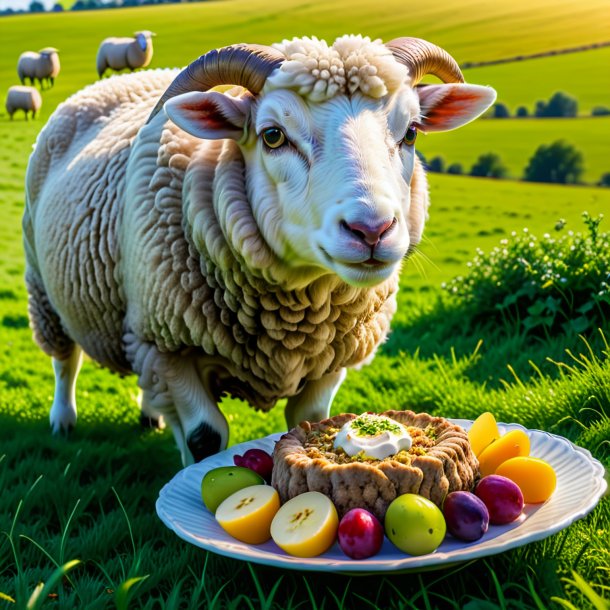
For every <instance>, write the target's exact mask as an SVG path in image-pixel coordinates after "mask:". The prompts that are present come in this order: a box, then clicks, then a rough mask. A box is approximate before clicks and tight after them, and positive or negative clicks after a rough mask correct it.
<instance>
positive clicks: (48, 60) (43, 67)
mask: <svg viewBox="0 0 610 610" xmlns="http://www.w3.org/2000/svg"><path fill="white" fill-rule="evenodd" d="M58 53H59V51H58V50H57V49H55V48H53V47H46V48H45V49H41V50H40V51H39V52H38V53H35V52H34V51H26V52H25V53H22V54H21V55H20V56H19V61H18V62H17V74H18V75H19V80H20V81H21V84H22V85H24V84H25V81H26V79H27V78H29V79H30V83H31V84H32V85H33V84H34V82H35V81H36V80H38V82H39V83H40V88H41V89H42V86H43V82H44V81H46V82H47V84H48V83H50V84H51V87H52V86H53V85H54V84H55V78H56V76H57V75H58V74H59V69H60V64H59V55H58Z"/></svg>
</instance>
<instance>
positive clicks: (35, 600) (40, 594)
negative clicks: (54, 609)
mask: <svg viewBox="0 0 610 610" xmlns="http://www.w3.org/2000/svg"><path fill="white" fill-rule="evenodd" d="M79 563H81V561H80V559H73V560H72V561H68V562H67V563H65V564H64V565H62V566H59V567H58V568H56V569H55V570H54V571H53V574H51V576H50V577H49V580H47V582H46V583H42V582H41V583H38V585H37V586H36V588H35V589H34V591H33V592H32V595H31V596H30V599H29V600H28V603H27V604H26V606H25V607H26V610H38V608H40V606H41V605H42V604H43V602H44V600H45V599H46V598H47V597H48V595H49V593H51V591H52V589H53V587H55V585H56V584H57V583H58V582H59V581H60V580H61V579H62V577H63V576H65V575H66V573H67V572H68V571H69V570H71V569H72V568H74V567H75V566H77V565H78V564H79Z"/></svg>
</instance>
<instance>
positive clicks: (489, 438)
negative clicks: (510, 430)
mask: <svg viewBox="0 0 610 610" xmlns="http://www.w3.org/2000/svg"><path fill="white" fill-rule="evenodd" d="M499 438H500V431H499V430H498V424H497V423H496V418H495V417H494V416H493V413H490V412H489V411H486V412H485V413H481V415H479V417H477V418H476V419H475V420H474V421H473V422H472V426H470V430H468V440H469V441H470V446H471V447H472V452H473V453H474V454H475V455H476V456H477V457H479V455H480V454H481V452H482V451H483V450H484V449H485V448H486V447H487V446H489V445H491V443H493V442H494V441H495V440H497V439H499Z"/></svg>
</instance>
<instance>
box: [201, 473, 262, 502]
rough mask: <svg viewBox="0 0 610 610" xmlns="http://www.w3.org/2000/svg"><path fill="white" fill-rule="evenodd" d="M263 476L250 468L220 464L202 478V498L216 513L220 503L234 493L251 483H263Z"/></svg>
mask: <svg viewBox="0 0 610 610" xmlns="http://www.w3.org/2000/svg"><path fill="white" fill-rule="evenodd" d="M264 482H265V481H264V479H263V477H261V476H260V475H259V474H256V472H254V471H253V470H250V469H249V468H243V467H241V466H220V467H218V468H213V469H212V470H210V471H209V472H208V473H206V475H205V476H204V477H203V479H202V480H201V498H202V500H203V503H204V504H205V506H206V508H207V509H208V510H209V511H210V512H211V513H212V514H214V513H215V512H216V509H217V508H218V506H219V505H220V503H221V502H222V501H223V500H224V499H225V498H228V497H229V496H230V495H231V494H232V493H235V492H236V491H238V490H239V489H243V488H244V487H249V486H250V485H262V484H263V483H264Z"/></svg>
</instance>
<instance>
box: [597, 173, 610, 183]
mask: <svg viewBox="0 0 610 610" xmlns="http://www.w3.org/2000/svg"><path fill="white" fill-rule="evenodd" d="M598 186H610V172H606V173H605V174H604V175H603V176H602V177H601V178H600V179H599V182H598Z"/></svg>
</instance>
